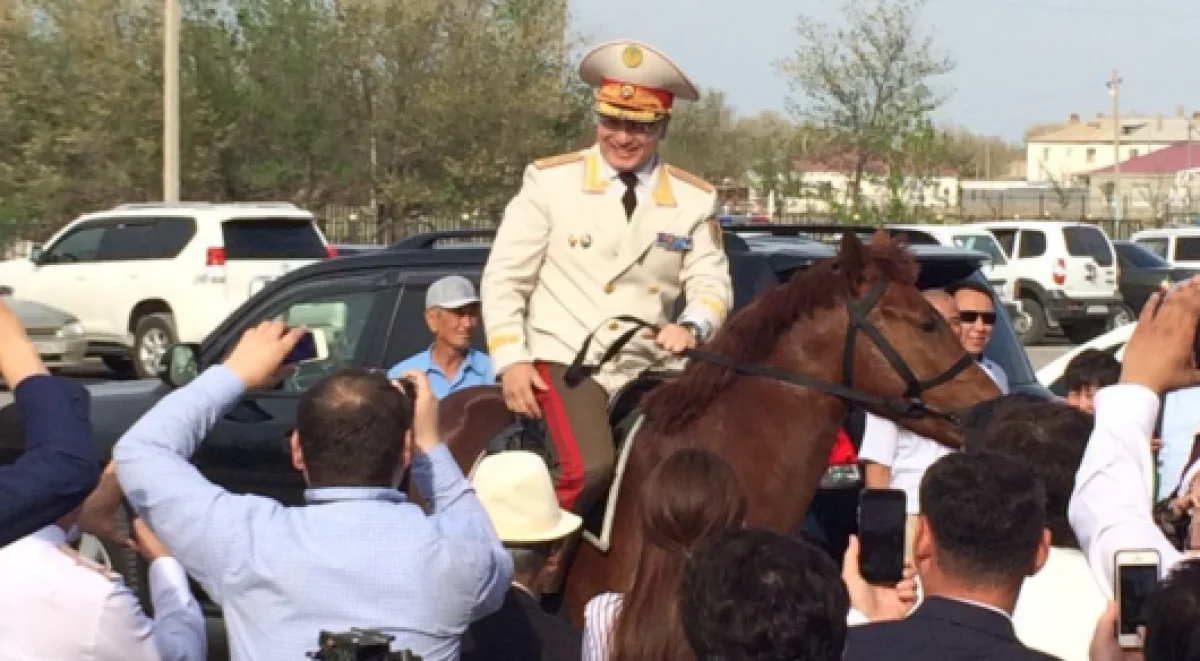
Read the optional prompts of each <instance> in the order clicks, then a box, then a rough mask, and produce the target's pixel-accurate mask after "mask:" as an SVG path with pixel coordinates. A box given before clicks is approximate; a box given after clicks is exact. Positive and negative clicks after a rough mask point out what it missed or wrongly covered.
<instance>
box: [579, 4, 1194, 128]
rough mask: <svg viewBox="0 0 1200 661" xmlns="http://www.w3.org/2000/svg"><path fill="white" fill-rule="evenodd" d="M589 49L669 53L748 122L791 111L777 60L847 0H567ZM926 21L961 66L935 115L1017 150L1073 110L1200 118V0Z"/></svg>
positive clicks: (943, 14)
mask: <svg viewBox="0 0 1200 661" xmlns="http://www.w3.org/2000/svg"><path fill="white" fill-rule="evenodd" d="M570 7H571V13H572V19H573V27H574V29H575V30H576V31H578V32H579V33H581V34H582V36H583V37H584V38H585V39H586V40H587V41H588V42H590V43H597V42H600V41H604V40H608V39H619V38H633V39H639V40H642V41H645V42H646V43H649V44H651V45H654V46H656V47H657V48H659V49H661V50H663V51H664V52H665V53H667V55H669V56H670V57H671V58H672V59H673V60H674V61H675V62H676V63H677V64H678V65H679V66H680V67H681V68H682V69H683V70H684V71H685V72H686V73H687V74H688V76H689V77H690V78H691V79H692V82H694V83H695V84H696V85H697V86H699V87H701V88H704V87H712V88H716V89H720V90H722V91H724V92H726V94H727V95H728V97H729V101H730V102H731V104H732V105H733V106H734V108H735V109H736V110H737V111H738V112H739V113H740V114H743V115H750V114H754V113H757V112H759V111H761V110H778V111H785V110H786V107H787V105H786V99H787V98H788V95H789V94H791V91H790V90H789V86H788V83H787V81H786V80H785V79H784V78H783V77H782V76H780V75H779V74H778V73H777V71H776V68H775V66H774V63H775V62H777V61H778V60H780V59H781V58H786V57H788V56H790V55H791V54H792V53H794V52H795V50H796V48H797V46H798V45H799V41H798V39H799V37H798V36H797V35H796V33H795V24H796V18H797V17H798V16H799V15H801V14H804V15H808V16H812V17H815V18H817V19H820V20H824V21H832V22H836V21H837V20H838V18H839V16H840V8H841V0H570ZM921 27H922V29H923V30H924V31H925V34H928V35H931V36H933V38H934V43H935V45H936V46H937V47H938V48H940V49H942V50H943V51H944V52H946V53H947V54H949V55H950V56H951V58H952V59H953V60H954V61H955V62H956V63H957V65H958V66H957V68H956V69H955V71H954V72H952V73H951V74H949V75H947V76H944V77H942V78H941V79H939V85H940V86H941V87H942V88H944V89H946V90H947V91H949V92H950V100H949V102H948V103H947V104H946V105H945V106H944V107H943V108H942V109H940V110H939V111H938V112H937V114H936V115H935V119H937V120H938V121H940V122H951V123H954V124H956V125H959V126H963V127H965V128H968V129H970V130H972V131H973V132H976V133H981V134H985V135H996V136H1000V137H1003V138H1006V139H1009V140H1012V141H1014V142H1020V141H1021V139H1022V134H1023V132H1024V130H1025V128H1027V127H1028V126H1030V125H1033V124H1039V123H1047V122H1062V121H1065V120H1066V119H1067V117H1068V116H1069V115H1070V114H1071V113H1073V112H1077V113H1079V114H1080V116H1081V117H1083V118H1085V119H1086V118H1093V117H1095V116H1096V114H1097V113H1100V112H1103V113H1104V114H1105V115H1111V112H1112V97H1111V96H1109V92H1108V87H1107V82H1108V79H1109V77H1110V76H1111V75H1112V71H1113V69H1114V68H1115V69H1117V72H1118V75H1119V76H1120V78H1121V80H1122V83H1121V88H1120V89H1121V94H1120V110H1121V114H1123V115H1124V114H1131V113H1141V114H1148V115H1155V114H1160V113H1161V114H1164V115H1168V116H1171V115H1174V114H1175V112H1176V109H1177V108H1178V107H1179V106H1183V107H1184V108H1185V111H1186V112H1187V113H1188V114H1190V113H1192V112H1193V111H1195V110H1200V2H1196V1H1194V0H928V1H927V4H926V6H925V8H924V10H923V11H922V14H921Z"/></svg>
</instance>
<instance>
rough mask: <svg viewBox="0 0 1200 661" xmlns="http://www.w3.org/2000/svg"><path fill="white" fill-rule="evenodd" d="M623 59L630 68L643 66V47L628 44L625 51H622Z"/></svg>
mask: <svg viewBox="0 0 1200 661" xmlns="http://www.w3.org/2000/svg"><path fill="white" fill-rule="evenodd" d="M621 61H622V62H624V63H625V66H627V67H629V68H630V69H636V68H638V67H640V66H642V49H640V48H638V47H637V46H626V47H625V50H624V52H622V53H621Z"/></svg>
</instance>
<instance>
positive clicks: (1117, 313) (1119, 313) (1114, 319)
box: [1105, 303, 1138, 331]
mask: <svg viewBox="0 0 1200 661" xmlns="http://www.w3.org/2000/svg"><path fill="white" fill-rule="evenodd" d="M1137 317H1138V316H1137V313H1136V312H1134V311H1133V308H1131V307H1129V306H1128V305H1125V304H1124V303H1120V304H1118V305H1117V306H1116V308H1115V309H1114V310H1113V313H1112V314H1111V315H1110V316H1109V317H1108V325H1107V326H1106V328H1105V330H1106V331H1110V330H1112V329H1114V328H1120V327H1121V326H1124V325H1126V324H1132V323H1133V322H1135V321H1137Z"/></svg>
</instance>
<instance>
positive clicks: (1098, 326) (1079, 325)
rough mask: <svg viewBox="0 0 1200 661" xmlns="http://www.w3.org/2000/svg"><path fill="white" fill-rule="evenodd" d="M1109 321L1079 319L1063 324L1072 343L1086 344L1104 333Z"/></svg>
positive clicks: (1063, 328) (1064, 331)
mask: <svg viewBox="0 0 1200 661" xmlns="http://www.w3.org/2000/svg"><path fill="white" fill-rule="evenodd" d="M1108 323H1109V322H1108V319H1089V320H1087V321H1077V322H1074V323H1070V324H1062V332H1063V335H1066V336H1067V339H1068V340H1070V341H1071V344H1084V343H1086V342H1087V341H1089V340H1091V339H1093V338H1095V337H1097V336H1099V335H1101V334H1103V333H1104V329H1105V328H1106V327H1107V326H1108Z"/></svg>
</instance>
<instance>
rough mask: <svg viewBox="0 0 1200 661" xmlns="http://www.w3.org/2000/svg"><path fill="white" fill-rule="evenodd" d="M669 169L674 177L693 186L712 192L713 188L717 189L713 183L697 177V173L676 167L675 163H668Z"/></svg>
mask: <svg viewBox="0 0 1200 661" xmlns="http://www.w3.org/2000/svg"><path fill="white" fill-rule="evenodd" d="M667 171H668V172H670V173H671V176H672V177H675V178H676V179H678V180H680V181H683V182H685V183H689V184H691V185H692V186H695V187H696V188H699V189H700V190H702V191H704V192H705V193H711V192H713V190H715V189H714V188H713V185H712V184H710V183H708V182H707V181H705V180H703V179H701V178H700V177H697V176H696V175H694V174H692V173H691V172H688V171H687V170H680V169H679V168H677V167H675V166H674V165H668V166H667Z"/></svg>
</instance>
